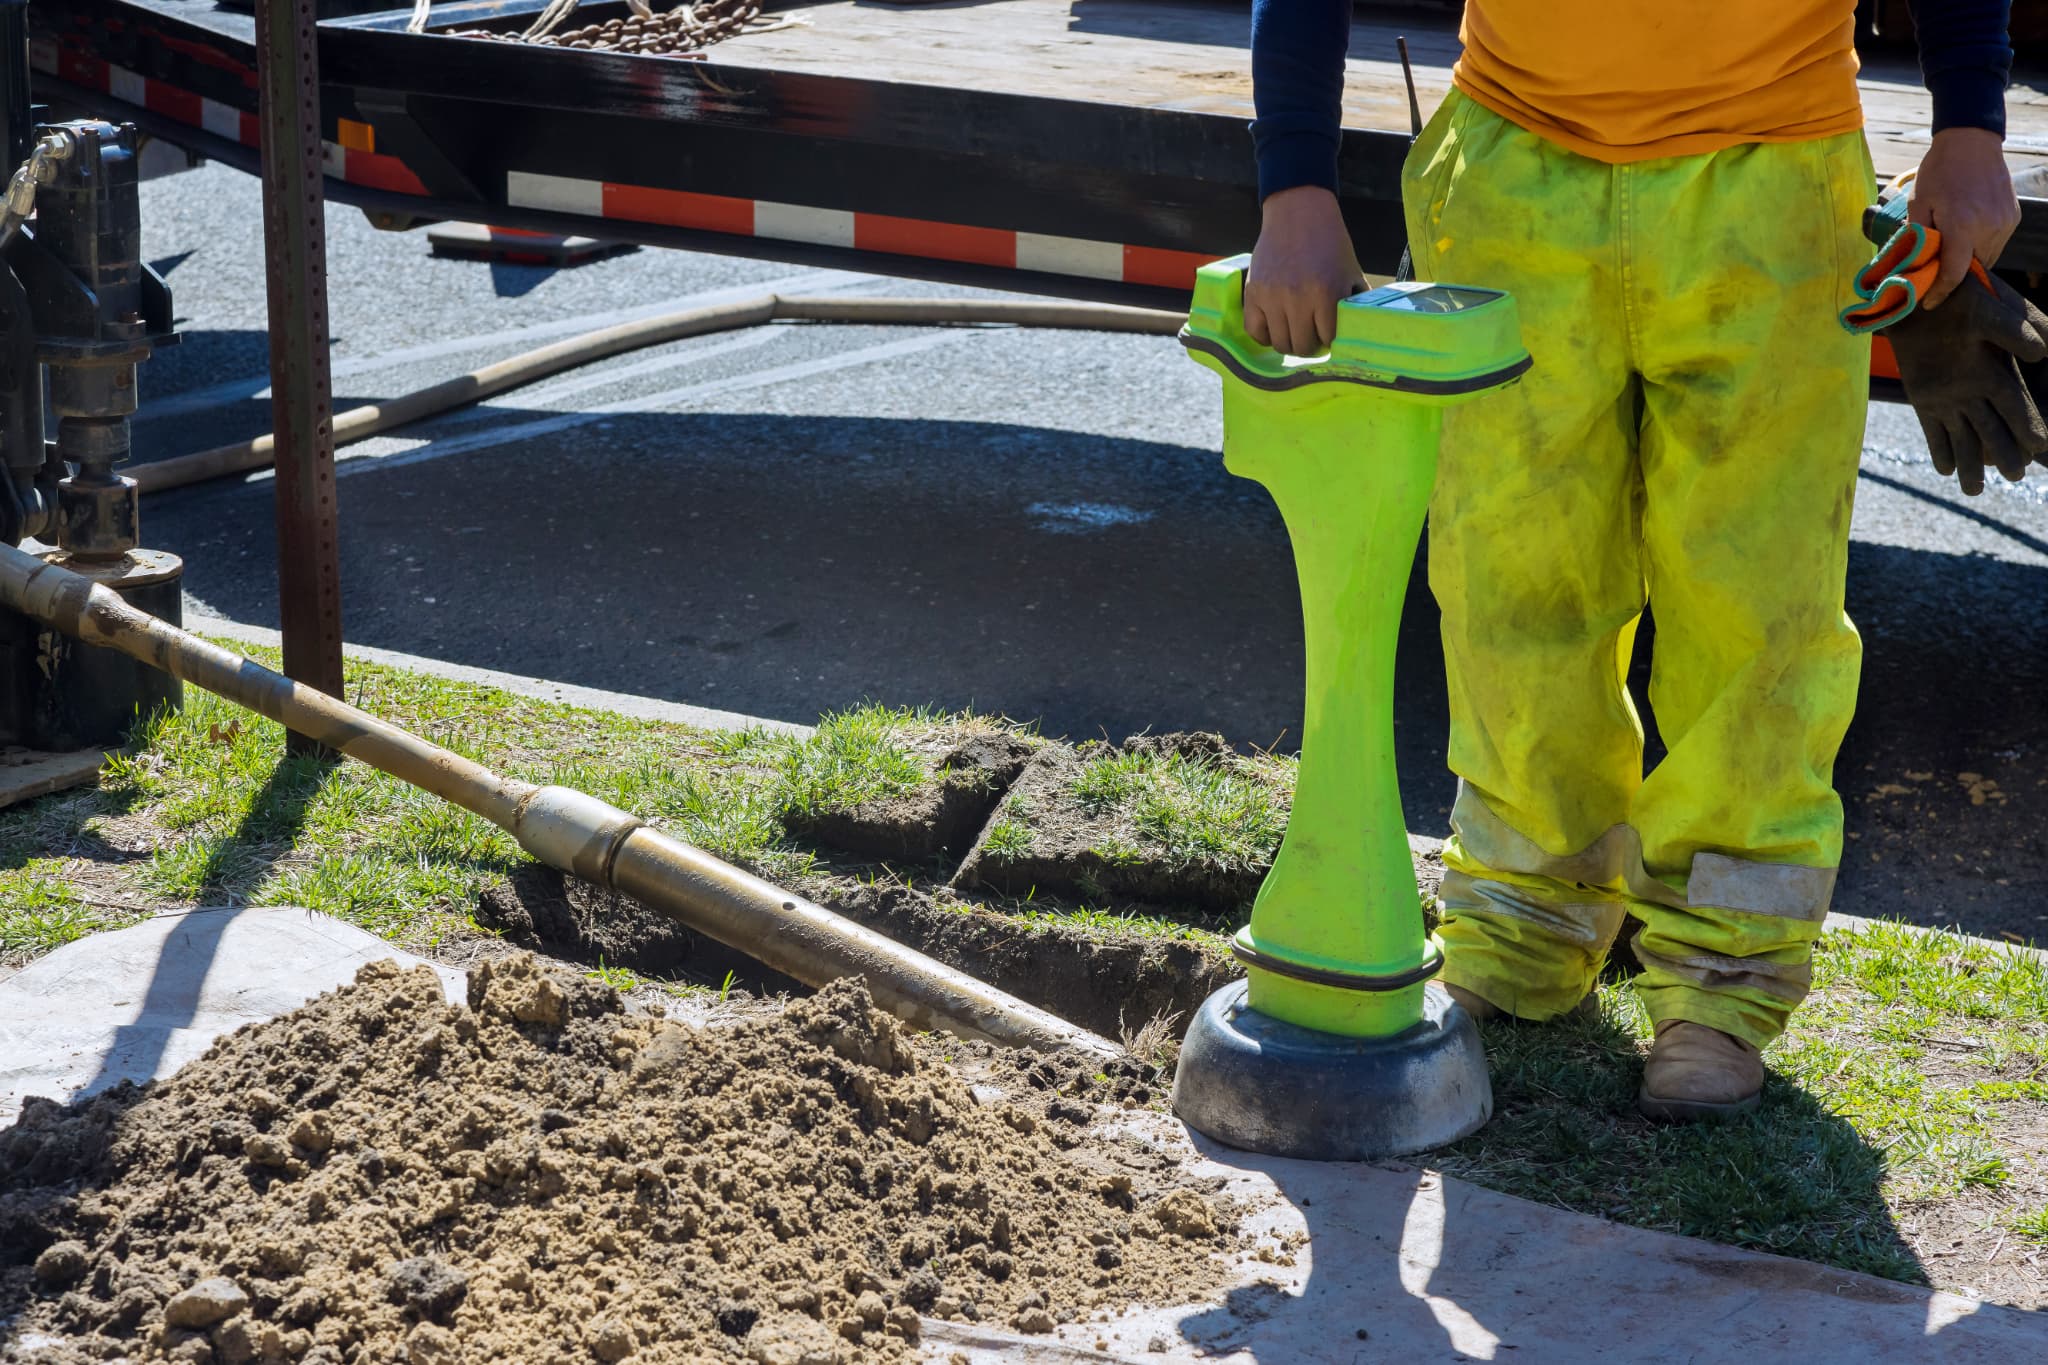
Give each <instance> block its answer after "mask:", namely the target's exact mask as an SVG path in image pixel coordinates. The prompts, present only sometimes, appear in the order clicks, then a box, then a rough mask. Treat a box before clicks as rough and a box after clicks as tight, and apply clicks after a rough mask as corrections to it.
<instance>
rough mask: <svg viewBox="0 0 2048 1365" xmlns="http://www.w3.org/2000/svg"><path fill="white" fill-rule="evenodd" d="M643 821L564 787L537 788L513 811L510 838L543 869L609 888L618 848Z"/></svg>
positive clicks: (615, 807) (592, 797) (594, 798)
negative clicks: (558, 870)
mask: <svg viewBox="0 0 2048 1365" xmlns="http://www.w3.org/2000/svg"><path fill="white" fill-rule="evenodd" d="M644 823H645V822H644V821H642V820H641V819H640V818H639V817H638V816H635V815H628V814H627V813H626V812H625V811H622V810H620V809H619V808H618V807H617V806H614V805H610V804H608V803H606V802H603V801H600V800H598V799H597V798H596V797H594V796H590V795H587V794H585V793H583V792H579V791H575V790H573V789H571V788H569V787H536V788H534V789H533V792H532V793H531V794H530V795H528V796H527V797H526V798H525V799H524V800H522V801H521V802H520V803H519V805H518V807H517V808H516V809H515V810H514V811H513V815H512V836H513V837H514V838H515V839H517V840H519V846H520V847H521V848H523V849H525V850H526V851H527V852H528V853H531V854H532V855H533V856H534V857H536V858H538V859H540V860H541V861H542V862H544V863H546V864H547V865H548V866H550V867H559V868H565V869H567V870H568V871H571V872H574V873H575V874H576V875H577V876H579V877H581V878H583V880H585V881H587V882H595V883H597V885H599V886H603V887H610V886H611V885H612V864H613V863H615V862H617V861H618V857H619V849H620V848H621V847H622V846H623V845H624V844H625V842H626V839H627V837H628V836H629V835H631V834H632V833H633V831H634V830H636V829H639V828H640V826H641V825H642V824H644Z"/></svg>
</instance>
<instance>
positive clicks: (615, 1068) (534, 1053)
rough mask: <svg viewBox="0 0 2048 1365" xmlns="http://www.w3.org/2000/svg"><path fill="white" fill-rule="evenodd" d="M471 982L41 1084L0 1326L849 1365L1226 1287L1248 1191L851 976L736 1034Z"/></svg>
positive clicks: (591, 996) (312, 1357) (256, 1345)
mask: <svg viewBox="0 0 2048 1365" xmlns="http://www.w3.org/2000/svg"><path fill="white" fill-rule="evenodd" d="M468 998H469V1006H468V1007H467V1008H465V1007H462V1006H451V1005H449V1004H447V1003H446V1002H445V1001H444V1000H443V998H442V995H441V990H440V986H439V981H438V978H436V977H435V976H434V974H433V973H432V972H431V971H428V970H426V969H417V970H415V971H411V972H403V971H400V970H399V969H398V968H397V967H395V966H393V965H392V964H390V963H378V964H373V965H371V966H369V967H366V968H364V969H363V970H362V972H361V973H359V974H358V976H357V979H356V982H355V984H354V985H352V986H349V987H346V988H344V989H342V990H339V991H335V992H332V993H330V994H328V995H325V996H322V997H320V998H319V999H317V1000H315V1001H313V1002H312V1003H310V1004H309V1005H307V1006H305V1007H304V1008H302V1009H300V1010H297V1011H294V1012H293V1013H291V1014H288V1015H285V1016H283V1017H281V1018H279V1019H276V1020H273V1021H270V1022H268V1023H265V1024H259V1025H254V1026H251V1027H248V1028H244V1029H242V1030H241V1031H239V1032H237V1033H235V1034H233V1035H230V1036H228V1037H226V1038H223V1039H221V1040H220V1041H218V1042H217V1043H215V1044H214V1046H213V1047H212V1048H211V1049H210V1050H209V1051H208V1052H207V1054H206V1055H205V1056H204V1057H202V1058H201V1059H200V1060H198V1061H197V1062H195V1063H193V1064H192V1065H191V1066H189V1067H187V1068H186V1069H185V1070H183V1071H181V1072H179V1073H178V1074H177V1075H176V1076H174V1077H172V1078H171V1079H169V1080H167V1081H164V1082H160V1083H157V1084H155V1085H153V1086H150V1087H146V1088H138V1087H134V1086H123V1087H118V1088H116V1089H114V1090H111V1091H107V1092H104V1093H102V1094H100V1095H98V1096H95V1097H93V1098H91V1099H88V1100H83V1101H80V1102H78V1103H76V1104H73V1105H69V1106H60V1105H56V1104H52V1103H49V1102H47V1101H41V1102H31V1103H30V1104H28V1105H26V1106H25V1107H24V1110H23V1115H22V1119H21V1121H20V1122H19V1123H18V1124H17V1125H16V1126H15V1127H14V1128H11V1129H8V1130H6V1131H4V1132H0V1321H4V1320H8V1319H10V1318H12V1319H14V1321H15V1322H16V1323H17V1324H18V1328H19V1329H29V1330H35V1331H39V1332H48V1333H52V1334H55V1335H57V1336H58V1337H59V1338H60V1339H61V1340H62V1341H64V1342H66V1343H67V1345H66V1346H65V1347H62V1348H59V1352H58V1353H56V1354H49V1355H46V1356H45V1357H44V1359H47V1360H49V1361H50V1362H51V1365H64V1362H67V1361H69V1360H73V1359H75V1360H79V1361H83V1360H87V1359H103V1358H108V1357H111V1356H114V1355H126V1356H127V1357H129V1358H131V1359H137V1360H144V1359H177V1360H195V1361H206V1360H219V1361H225V1362H236V1363H237V1365H239V1362H243V1361H256V1360H264V1361H270V1360H289V1361H298V1362H323V1363H324V1362H341V1361H344V1360H366V1359H412V1360H417V1361H439V1360H455V1359H458V1358H459V1359H502V1360H508V1361H526V1360H543V1359H546V1360H574V1359H586V1360H587V1359H596V1360H599V1361H604V1362H616V1361H620V1360H626V1359H631V1360H633V1361H636V1362H637V1361H650V1362H670V1361H678V1362H679V1361H693V1362H694V1361H715V1360H751V1361H756V1362H768V1363H772V1365H806V1362H810V1363H811V1365H855V1363H856V1362H870V1361H874V1362H881V1361H897V1360H905V1359H908V1358H910V1357H911V1355H912V1354H913V1353H914V1350H915V1343H916V1342H917V1339H918V1335H919V1333H918V1328H919V1319H918V1312H919V1311H920V1310H923V1311H927V1312H930V1313H932V1314H933V1315H934V1316H956V1317H960V1318H964V1319H968V1320H981V1319H988V1320H993V1321H997V1322H1009V1321H1012V1320H1016V1319H1019V1318H1020V1315H1022V1316H1023V1317H1028V1318H1030V1320H1031V1321H1034V1322H1036V1321H1038V1320H1039V1318H1040V1317H1042V1318H1043V1319H1044V1320H1045V1322H1046V1323H1047V1324H1048V1327H1047V1329H1044V1330H1049V1327H1050V1325H1051V1324H1052V1323H1055V1322H1059V1321H1071V1320H1075V1319H1077V1318H1080V1317H1083V1316H1085V1315H1088V1314H1091V1313H1094V1312H1097V1311H1102V1310H1105V1309H1112V1308H1114V1307H1116V1306H1118V1305H1121V1304H1123V1303H1127V1302H1133V1301H1141V1302H1148V1303H1161V1304H1168V1303H1180V1302H1188V1301H1191V1300H1193V1299H1196V1298H1199V1297H1201V1296H1202V1295H1204V1294H1205V1293H1207V1292H1208V1291H1209V1290H1211V1289H1213V1288H1214V1287H1216V1286H1217V1285H1218V1284H1219V1283H1220V1282H1221V1279H1222V1276H1223V1273H1224V1272H1223V1263H1222V1261H1221V1259H1220V1258H1219V1257H1218V1256H1217V1255H1216V1254H1215V1253H1217V1252H1220V1251H1222V1250H1224V1249H1226V1247H1227V1245H1228V1243H1229V1238H1230V1234H1231V1231H1232V1227H1231V1223H1232V1214H1231V1212H1230V1210H1228V1209H1225V1208H1221V1207H1218V1206H1215V1205H1213V1204H1212V1203H1211V1202H1210V1201H1209V1200H1208V1199H1206V1198H1205V1197H1204V1196H1203V1195H1202V1194H1201V1193H1199V1192H1198V1191H1197V1190H1195V1189H1192V1188H1189V1187H1187V1186H1186V1185H1184V1184H1180V1183H1177V1182H1176V1180H1175V1179H1174V1178H1172V1175H1171V1172H1168V1173H1166V1174H1165V1175H1162V1174H1160V1173H1159V1172H1157V1171H1155V1170H1153V1169H1152V1164H1151V1163H1145V1162H1141V1161H1138V1160H1136V1159H1135V1158H1132V1159H1130V1160H1129V1161H1128V1165H1129V1166H1130V1172H1131V1173H1123V1172H1118V1173H1117V1174H1116V1175H1115V1176H1114V1177H1113V1178H1111V1179H1109V1180H1107V1181H1106V1180H1105V1171H1109V1170H1112V1169H1113V1168H1116V1167H1117V1166H1118V1163H1119V1162H1120V1161H1123V1160H1124V1158H1123V1157H1121V1156H1119V1155H1118V1150H1119V1149H1117V1148H1116V1147H1115V1145H1114V1144H1113V1143H1110V1142H1108V1141H1104V1142H1100V1143H1096V1144H1094V1145H1093V1146H1089V1147H1082V1148H1081V1149H1079V1150H1070V1148H1073V1147H1075V1146H1076V1145H1077V1144H1075V1143H1074V1142H1073V1140H1072V1139H1071V1137H1070V1138H1066V1139H1063V1140H1062V1141H1061V1142H1055V1141H1054V1140H1053V1138H1052V1136H1051V1135H1050V1132H1049V1128H1050V1127H1052V1126H1059V1127H1063V1128H1064V1127H1067V1126H1068V1125H1045V1124H1035V1125H1034V1124H1024V1125H1018V1124H1015V1123H1013V1122H1012V1121H1011V1117H1012V1115H1011V1113H1010V1110H1009V1106H1008V1105H1007V1104H1004V1103H983V1102H981V1101H979V1100H977V1099H976V1097H975V1095H974V1093H973V1092H972V1091H970V1089H969V1088H968V1086H967V1084H966V1082H965V1081H963V1080H962V1079H961V1078H960V1077H959V1076H958V1075H956V1074H955V1073H954V1072H953V1071H952V1070H951V1069H949V1068H948V1067H947V1066H944V1065H941V1064H940V1063H938V1062H936V1061H934V1060H932V1058H933V1057H935V1056H936V1055H937V1053H936V1051H930V1050H927V1049H925V1048H924V1047H923V1045H922V1044H919V1043H915V1042H913V1040H911V1039H910V1038H909V1037H907V1036H906V1035H905V1034H904V1033H903V1032H902V1030H901V1029H900V1028H899V1027H898V1026H897V1025H896V1023H895V1022H894V1021H893V1020H891V1019H890V1018H889V1017H888V1016H886V1015H884V1014H883V1013H881V1012H880V1011H879V1010H877V1009H876V1008H875V1006H874V1005H873V1003H872V1002H871V1001H870V1000H869V998H868V996H867V993H866V991H865V989H864V988H863V987H862V986H860V985H859V984H857V983H853V982H841V983H838V984H836V985H834V986H831V987H828V988H826V989H825V990H823V991H820V992H819V993H818V994H817V995H816V996H815V997H812V998H811V999H808V1000H802V1001H799V1002H797V1003H795V1004H794V1005H792V1006H790V1007H789V1009H788V1010H787V1011H785V1012H784V1013H782V1014H780V1015H776V1016H774V1017H771V1018H765V1019H761V1020H757V1021H752V1022H747V1023H743V1024H740V1025H737V1026H734V1027H732V1028H728V1029H722V1030H717V1031H712V1030H702V1029H697V1028H694V1027H692V1026H690V1025H687V1024H683V1023H680V1022H677V1021H674V1020H666V1019H652V1018H646V1017H638V1016H632V1015H628V1014H625V1013H623V1012H621V1010H620V1008H619V1002H618V999H617V997H616V995H615V994H613V993H612V992H611V991H610V990H608V989H607V988H605V987H603V986H601V985H599V984H597V983H595V982H591V981H588V980H585V979H584V978H582V977H580V976H577V975H575V974H572V973H568V972H559V971H552V970H549V969H546V968H544V967H543V966H542V965H541V964H539V963H538V962H536V961H535V960H534V959H532V958H530V957H527V956H525V955H516V956H512V957H506V958H501V959H497V960H494V961H491V962H488V963H485V964H483V965H481V966H479V967H478V968H476V969H475V970H474V971H473V972H472V973H471V977H470V990H469V997H468ZM1134 1182H1135V1183H1134ZM1106 1248H1107V1249H1114V1251H1115V1253H1116V1254H1115V1255H1113V1256H1105V1255H1103V1254H1102V1252H1103V1250H1104V1249H1106ZM1033 1315H1037V1316H1033ZM65 1352H69V1353H70V1354H68V1355H67V1354H64V1353H65Z"/></svg>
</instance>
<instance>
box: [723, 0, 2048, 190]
mask: <svg viewBox="0 0 2048 1365" xmlns="http://www.w3.org/2000/svg"><path fill="white" fill-rule="evenodd" d="M774 13H775V16H776V17H777V18H780V19H783V20H786V21H787V22H788V23H789V27H786V28H782V29H778V30H776V31H773V32H768V33H756V34H750V35H747V36H745V37H740V38H735V39H731V40H728V41H727V42H725V43H723V44H721V45H720V46H719V48H718V49H717V52H716V55H717V58H718V60H719V61H721V62H726V61H731V62H735V63H740V64H744V65H749V66H765V67H772V68H775V69H778V70H785V71H801V72H811V73H816V74H820V75H843V74H846V73H849V72H859V73H861V74H863V75H866V76H869V77H878V78H881V79H887V80H893V81H903V82H907V83H911V84H921V85H948V86H963V85H964V86H969V87H972V88H975V89H980V90H989V91H999V92H1002V93H1006V94H1021V95H1038V96H1046V97H1056V98H1066V99H1080V100H1090V101H1099V102H1103V103H1112V104H1130V105H1137V106H1140V107H1144V108H1155V109H1184V110H1191V111H1196V112H1201V113H1211V114H1224V115H1229V116H1231V117H1239V118H1244V119H1246V120H1249V119H1250V118H1251V116H1252V97H1251V60H1250V52H1249V50H1248V45H1249V21H1248V18H1247V13H1246V9H1245V7H1244V6H1243V5H1242V4H1238V3H1203V2H1202V0H1181V3H1173V4H1163V3H1160V2H1159V0H984V3H981V4H975V5H958V6H946V7H943V8H927V7H924V6H921V5H900V6H897V5H877V4H873V3H869V2H868V0H826V3H798V4H794V5H788V6H778V7H776V9H775V11H774ZM1403 35H1405V36H1406V37H1407V39H1408V47H1409V52H1410V55H1411V56H1412V58H1413V59H1414V62H1415V83H1416V89H1417V92H1418V94H1419V96H1420V98H1421V103H1422V107H1423V112H1424V116H1425V117H1426V116H1427V115H1428V114H1429V113H1430V112H1431V111H1433V110H1434V109H1435V108H1436V106H1437V104H1438V103H1439V102H1440V101H1441V100H1442V99H1443V96H1444V93H1445V91H1447V90H1448V89H1449V88H1450V75H1451V64H1452V63H1453V62H1455V61H1456V60H1457V56H1458V51H1459V48H1458V39H1457V27H1456V23H1455V21H1454V20H1452V19H1450V18H1448V17H1445V16H1441V15H1427V14H1411V15H1405V16H1402V17H1401V19H1400V20H1399V21H1398V22H1387V21H1385V20H1382V19H1377V18H1373V19H1368V18H1364V17H1361V18H1358V19H1356V20H1354V22H1353V23H1352V26H1351V48H1350V51H1351V56H1350V59H1349V60H1348V61H1347V62H1346V64H1345V90H1344V122H1345V126H1346V127H1349V128H1356V129H1364V130H1377V131H1396V132H1405V131H1406V130H1407V128H1408V96H1407V93H1406V91H1405V90H1404V88H1403V86H1402V82H1401V66H1400V62H1399V61H1398V59H1397V58H1396V56H1395V48H1394V39H1395V38H1396V37H1397V36H1403ZM1861 84H1862V89H1863V105H1864V115H1865V120H1866V128H1867V130H1868V134H1869V137H1870V144H1871V156H1872V159H1873V160H1874V161H1875V162H1876V164H1877V169H1878V173H1879V175H1880V176H1881V177H1883V178H1886V179H1889V178H1890V177H1891V176H1893V175H1895V174H1897V173H1898V172H1900V171H1902V170H1905V169H1907V168H1908V167H1911V166H1915V165H1917V164H1919V161H1920V157H1921V156H1922V155H1923V154H1924V153H1925V152H1926V150H1927V126H1928V119H1929V115H1930V103H1929V100H1928V97H1927V92H1926V91H1925V90H1923V89H1922V88H1921V86H1920V77H1919V71H1918V68H1917V66H1916V65H1915V64H1914V62H1913V59H1912V58H1911V56H1910V55H1909V56H1906V57H1903V58H1902V57H1898V56H1893V55H1885V56H1882V57H1875V58H1870V59H1867V60H1866V62H1865V68H1864V76H1863V80H1862V82H1861ZM2006 105H2007V110H2008V117H2009V120H2010V123H2011V128H2010V132H2009V134H2008V138H2007V155H2008V160H2009V161H2011V163H2012V165H2013V168H2014V170H2015V171H2018V170H2021V169H2023V168H2026V167H2030V166H2043V167H2048V83H2044V82H2043V81H2042V80H2041V79H2040V78H2039V77H2037V76H2032V75H2027V74H2022V75H2021V76H2020V77H2019V78H2017V79H2016V80H2015V82H2014V85H2013V87H2012V89H2011V90H2010V91H2009V92H2008V94H2007V97H2006Z"/></svg>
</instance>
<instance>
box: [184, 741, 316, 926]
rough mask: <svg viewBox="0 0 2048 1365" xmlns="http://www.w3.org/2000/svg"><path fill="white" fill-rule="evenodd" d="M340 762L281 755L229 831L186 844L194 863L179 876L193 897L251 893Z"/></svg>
mask: <svg viewBox="0 0 2048 1365" xmlns="http://www.w3.org/2000/svg"><path fill="white" fill-rule="evenodd" d="M340 763H341V759H340V758H339V757H335V756H326V757H323V756H320V755H304V756H290V757H280V758H279V759H278V760H277V763H276V765H275V766H274V767H272V768H271V770H270V773H269V775H268V776H267V777H265V778H264V780H263V786H262V788H261V789H259V790H258V791H257V793H256V795H255V796H254V797H253V798H251V799H250V802H249V808H248V811H247V812H246V813H245V814H244V815H243V816H242V819H241V821H240V823H238V824H237V825H236V826H235V828H234V829H233V831H231V832H230V833H228V834H225V835H222V836H221V837H219V838H217V839H209V840H204V841H200V842H196V843H194V844H192V845H189V847H191V848H192V849H193V850H194V856H195V857H197V858H198V859H199V866H197V867H195V868H190V869H183V870H181V872H180V878H181V880H185V881H187V882H188V883H189V886H190V888H191V891H192V899H193V900H195V901H197V902H199V903H200V904H206V903H208V902H226V903H230V904H240V903H242V902H245V901H247V900H248V899H249V898H250V897H251V896H252V895H254V894H255V892H256V890H257V888H258V887H260V886H262V885H263V883H264V882H265V880H267V879H268V878H269V876H270V874H271V872H272V870H273V869H275V868H276V866H277V864H278V862H279V861H280V860H281V859H282V858H283V857H284V856H285V855H286V854H288V853H290V852H291V850H292V848H293V846H294V845H295V844H296V843H297V842H298V838H299V833H300V831H301V830H303V829H304V827H305V823H306V811H307V808H308V807H309V806H310V805H311V804H312V802H313V798H314V797H316V796H318V795H319V793H320V787H321V784H322V783H323V782H325V781H326V779H327V775H328V774H329V773H330V772H332V771H333V770H334V769H335V768H336V767H338V766H339V765H340Z"/></svg>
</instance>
